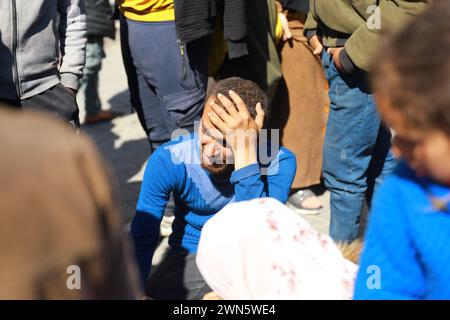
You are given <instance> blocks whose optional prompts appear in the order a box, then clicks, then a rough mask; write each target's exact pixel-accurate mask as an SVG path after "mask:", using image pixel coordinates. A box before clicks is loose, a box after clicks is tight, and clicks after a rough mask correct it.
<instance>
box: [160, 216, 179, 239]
mask: <svg viewBox="0 0 450 320" xmlns="http://www.w3.org/2000/svg"><path fill="white" fill-rule="evenodd" d="M174 220H175V217H174V216H170V217H169V216H164V217H163V219H162V221H161V225H160V227H159V234H160V236H161V237H163V238H167V237H168V236H170V235H171V234H172V223H173V221H174Z"/></svg>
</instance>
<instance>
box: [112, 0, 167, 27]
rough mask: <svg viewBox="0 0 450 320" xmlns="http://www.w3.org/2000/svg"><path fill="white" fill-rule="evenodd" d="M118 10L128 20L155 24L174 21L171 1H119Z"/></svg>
mask: <svg viewBox="0 0 450 320" xmlns="http://www.w3.org/2000/svg"><path fill="white" fill-rule="evenodd" d="M119 3H120V10H121V11H122V13H123V14H124V16H125V17H127V18H128V19H130V20H136V21H145V22H156V21H173V20H175V10H174V6H173V0H120V1H119Z"/></svg>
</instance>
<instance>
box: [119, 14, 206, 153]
mask: <svg viewBox="0 0 450 320" xmlns="http://www.w3.org/2000/svg"><path fill="white" fill-rule="evenodd" d="M123 20H124V19H123ZM124 24H126V27H127V38H128V43H127V45H128V50H129V56H130V57H131V61H132V63H133V66H132V67H130V68H129V69H131V71H132V72H131V73H134V75H135V77H134V79H135V80H136V81H131V86H133V87H134V91H135V94H133V95H134V98H132V100H134V102H135V103H136V105H137V106H138V108H137V111H138V112H141V113H142V116H141V118H142V120H143V122H144V123H145V127H146V131H147V134H148V137H149V140H150V142H151V143H152V144H155V146H158V145H160V144H161V142H164V141H167V140H169V139H170V138H171V135H172V132H173V131H174V130H175V129H177V128H188V129H191V128H193V123H194V121H195V120H198V119H199V118H200V116H201V112H202V110H203V105H204V98H205V88H206V81H207V54H208V42H207V41H206V39H201V40H198V41H195V42H192V43H189V44H187V45H185V46H184V47H183V48H181V47H180V44H179V42H178V39H177V35H176V30H175V23H174V22H152V23H145V22H136V21H131V20H126V19H125V22H124ZM149 56H151V57H152V59H148V57H149ZM128 64H130V63H128ZM132 80H133V77H132ZM144 81H145V84H144ZM133 82H134V83H133ZM145 85H146V86H147V87H148V88H145ZM131 86H130V87H131ZM144 91H147V92H144ZM150 95H153V99H150V97H149V96H150ZM139 109H141V110H139Z"/></svg>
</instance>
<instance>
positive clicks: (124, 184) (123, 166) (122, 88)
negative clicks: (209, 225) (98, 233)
mask: <svg viewBox="0 0 450 320" xmlns="http://www.w3.org/2000/svg"><path fill="white" fill-rule="evenodd" d="M105 51H106V55H107V57H106V59H105V60H104V62H103V70H102V72H101V76H100V94H101V98H102V103H103V108H104V109H113V110H116V111H121V112H124V113H125V115H124V116H123V117H120V118H117V119H115V120H114V121H112V122H111V123H104V124H97V125H90V126H82V131H83V132H85V133H87V134H88V135H89V136H91V137H92V139H93V140H94V141H95V142H96V144H97V146H98V148H99V150H100V152H101V153H102V154H103V156H104V157H105V159H106V160H107V161H108V163H109V164H110V165H111V168H112V171H113V173H114V175H115V177H116V180H117V183H118V187H119V189H120V198H121V203H122V213H123V218H124V223H125V225H126V224H128V223H129V221H130V220H131V219H132V217H133V215H134V209H135V206H136V202H137V198H138V195H139V189H140V185H141V181H142V175H143V171H144V168H145V164H146V160H147V158H148V156H149V155H150V153H149V151H150V150H149V146H148V143H147V140H146V137H145V135H144V132H143V130H142V128H141V126H140V124H139V121H138V118H137V116H136V114H132V113H131V107H130V104H129V95H128V91H127V83H126V76H125V71H124V68H123V65H122V58H121V54H120V46H119V41H116V42H112V41H107V42H106V43H105ZM78 98H79V103H80V119H81V120H82V121H83V119H84V104H83V101H82V100H83V99H82V98H81V96H79V97H78ZM320 198H321V200H322V201H323V204H324V208H325V209H324V211H323V212H322V213H321V214H320V215H317V216H305V218H306V219H307V220H308V221H310V223H311V224H312V225H313V226H314V227H316V229H318V230H319V231H321V232H323V233H328V223H329V206H328V198H329V197H328V193H325V194H324V195H322V196H321V197H320ZM166 248H167V241H166V240H164V241H163V242H162V243H161V245H160V246H159V248H158V250H157V252H156V254H155V261H154V263H158V261H159V259H160V258H161V255H162V254H163V253H164V250H165V249H166Z"/></svg>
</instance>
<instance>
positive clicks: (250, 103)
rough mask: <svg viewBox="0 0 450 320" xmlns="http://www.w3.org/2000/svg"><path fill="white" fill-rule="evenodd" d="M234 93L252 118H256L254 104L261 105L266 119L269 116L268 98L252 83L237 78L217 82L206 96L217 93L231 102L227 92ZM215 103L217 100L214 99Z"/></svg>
mask: <svg viewBox="0 0 450 320" xmlns="http://www.w3.org/2000/svg"><path fill="white" fill-rule="evenodd" d="M230 90H232V91H234V92H236V93H237V94H238V95H239V96H240V97H241V99H242V100H243V101H244V102H245V105H246V106H247V108H248V111H249V112H250V114H251V116H252V118H255V116H256V104H257V103H258V102H259V103H261V107H262V109H263V110H264V112H265V114H266V119H267V118H268V116H269V114H268V113H269V111H268V109H269V107H268V103H269V101H268V98H267V95H266V93H265V92H264V91H263V90H262V89H261V88H260V87H259V86H258V85H257V84H256V83H254V82H253V81H250V80H244V79H241V78H238V77H231V78H227V79H224V80H220V81H218V82H217V83H216V84H215V85H214V86H213V87H212V88H211V91H210V92H209V94H208V96H209V97H211V96H217V95H218V94H219V93H220V94H222V95H224V96H225V97H227V98H228V99H230V100H231V101H233V100H232V99H231V98H230V96H229V94H228V91H230ZM216 101H217V99H216Z"/></svg>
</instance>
